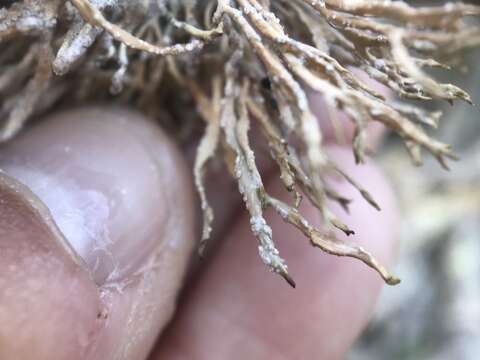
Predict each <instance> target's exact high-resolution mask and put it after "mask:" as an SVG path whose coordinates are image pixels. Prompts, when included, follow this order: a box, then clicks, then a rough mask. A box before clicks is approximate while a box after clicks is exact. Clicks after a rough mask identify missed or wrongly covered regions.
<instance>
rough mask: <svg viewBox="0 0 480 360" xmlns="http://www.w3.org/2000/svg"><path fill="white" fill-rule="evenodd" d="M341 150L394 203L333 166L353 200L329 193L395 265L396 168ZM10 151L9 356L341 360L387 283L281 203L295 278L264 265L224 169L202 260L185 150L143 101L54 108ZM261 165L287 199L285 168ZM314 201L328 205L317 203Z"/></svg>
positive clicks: (1, 316)
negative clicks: (311, 234) (196, 260)
mask: <svg viewBox="0 0 480 360" xmlns="http://www.w3.org/2000/svg"><path fill="white" fill-rule="evenodd" d="M79 120H82V121H79ZM321 121H323V120H321ZM92 130H94V131H92ZM92 133H95V134H96V136H91V134H92ZM371 135H372V136H374V137H375V138H377V139H379V138H380V137H381V133H380V132H379V131H378V130H375V129H374V130H373V131H372V134H371ZM327 138H328V139H332V136H331V134H330V133H329V130H328V129H327ZM375 142H376V141H375ZM62 149H63V151H62ZM65 149H68V151H65ZM328 149H329V153H330V155H331V156H332V157H333V159H334V160H335V161H337V162H338V163H339V164H342V166H343V168H344V169H345V170H347V171H348V173H349V174H351V175H352V176H354V177H355V178H357V179H359V180H361V182H362V184H363V185H364V187H366V188H367V189H370V190H372V192H373V193H374V195H375V197H376V198H377V199H378V200H379V202H380V204H381V206H382V212H381V213H378V212H377V211H376V210H374V209H372V208H371V207H369V206H368V205H367V204H366V203H365V202H364V201H362V200H361V199H360V197H359V196H358V194H357V193H356V192H355V191H354V190H352V189H351V188H350V187H349V186H348V185H347V184H345V183H344V182H341V181H333V184H334V187H335V188H336V189H337V191H339V192H341V193H342V194H345V195H347V196H348V197H350V198H352V199H354V203H353V206H352V209H351V215H350V216H348V215H346V214H345V213H344V212H342V210H340V209H338V208H337V207H335V205H332V208H333V209H334V210H335V211H336V212H337V213H338V214H339V215H340V217H341V218H342V219H343V220H344V221H345V222H346V223H347V224H349V225H350V226H351V227H352V228H353V229H355V230H356V232H357V235H355V237H354V238H352V239H349V241H355V242H358V243H359V244H361V245H362V246H364V247H365V248H367V249H369V250H370V251H371V252H372V253H373V254H375V256H376V257H377V258H378V259H379V260H380V261H381V262H383V263H384V264H386V265H391V262H392V259H393V255H394V248H395V238H396V233H397V225H398V222H397V220H398V215H397V210H396V206H395V199H394V196H393V194H392V191H391V189H390V187H389V184H388V182H387V181H386V179H385V177H384V176H383V175H382V173H381V171H380V170H379V169H378V167H376V166H375V164H374V163H373V161H369V163H368V164H366V165H364V166H361V167H358V166H355V165H354V164H353V159H352V155H351V151H350V150H347V149H346V148H342V147H339V146H334V145H328ZM0 154H2V155H1V156H0V168H1V169H3V170H4V173H0V324H1V326H0V359H19V360H23V359H32V358H35V359H39V360H42V359H49V360H56V359H73V360H75V359H127V360H133V359H135V360H136V359H138V360H141V359H151V360H160V359H169V360H170V359H174V360H175V359H179V360H180V359H182V360H183V359H195V360H202V359H209V360H210V359H214V360H215V359H259V360H261V359H341V358H342V357H343V356H344V355H345V353H346V352H347V351H348V350H349V349H350V347H351V345H352V343H353V342H354V341H355V339H356V338H357V337H358V335H359V334H360V332H361V331H362V329H363V328H364V327H365V326H366V324H367V322H368V319H369V317H370V316H371V313H372V311H373V308H374V304H375V301H376V299H377V297H378V294H379V291H380V289H381V288H382V286H383V284H382V281H381V279H380V278H379V277H378V276H377V274H376V273H374V272H373V271H371V269H369V268H367V267H366V266H365V265H363V264H361V263H359V262H358V261H355V260H352V259H346V258H336V257H333V256H329V255H326V254H323V253H322V252H321V251H320V250H316V249H313V248H312V247H311V246H309V245H308V242H307V240H306V239H304V238H303V236H301V235H300V234H299V233H298V232H297V231H296V230H295V229H293V228H292V227H290V226H288V225H285V224H284V223H283V222H282V221H281V219H280V218H278V217H277V216H275V215H274V214H273V213H271V212H268V213H267V216H266V217H267V221H268V222H269V223H270V225H271V226H272V228H273V234H274V239H275V241H276V243H277V244H278V246H279V249H280V251H281V253H282V254H283V256H284V257H285V258H286V260H287V262H288V264H289V270H290V272H291V274H292V275H293V276H294V278H295V280H296V281H297V289H295V290H293V289H291V288H290V287H288V286H287V285H286V284H285V283H284V282H283V280H282V279H280V277H278V276H274V275H273V274H271V273H269V272H268V271H266V269H265V267H264V265H263V264H262V263H261V261H260V259H259V258H258V255H257V250H256V241H255V239H253V236H252V235H251V233H250V231H249V222H248V216H247V214H246V211H245V210H244V209H243V207H242V206H241V205H240V203H241V199H240V198H239V196H238V195H236V192H235V191H234V189H235V186H234V185H233V184H232V183H230V182H224V183H222V181H220V182H219V180H218V177H216V178H213V179H209V180H208V182H209V183H210V185H211V187H210V193H211V197H212V199H211V201H212V203H213V204H214V206H215V209H216V211H217V213H219V212H220V213H221V215H220V216H218V218H217V221H216V224H215V226H216V229H217V230H216V232H215V239H213V240H212V244H213V245H212V246H211V251H210V252H209V254H208V256H207V258H206V259H204V260H203V261H201V262H200V264H197V265H195V266H192V265H191V264H192V254H193V251H194V248H195V245H196V244H197V242H198V234H199V230H198V226H197V225H196V222H197V224H198V222H199V221H198V214H199V212H198V208H197V206H198V200H197V199H196V196H195V192H194V190H193V185H192V180H191V178H192V177H191V175H190V173H189V165H187V162H188V160H186V159H185V157H184V155H183V154H182V152H181V151H180V150H179V149H178V148H176V146H175V145H174V144H172V143H171V142H170V141H169V140H168V137H167V136H166V135H164V134H163V133H162V131H161V130H160V129H159V128H158V126H156V125H153V124H152V123H150V122H149V121H148V120H147V119H144V118H143V117H142V116H141V115H139V114H137V113H135V112H133V111H130V110H127V109H118V108H111V107H96V108H84V109H76V110H70V111H66V112H61V113H57V114H52V115H49V116H48V117H47V118H46V119H44V121H41V122H39V123H38V124H37V125H36V126H34V127H33V128H32V129H29V130H27V131H25V133H24V134H23V135H22V136H21V137H19V138H18V139H16V140H14V141H13V142H11V143H9V144H6V145H4V146H3V147H2V148H1V149H0ZM262 172H263V173H264V174H267V175H266V176H265V178H264V181H265V185H266V188H267V190H268V191H270V192H271V193H273V194H275V195H276V196H279V197H280V198H282V199H284V200H287V201H288V200H289V198H288V196H289V195H288V194H285V192H284V191H283V190H282V189H281V186H280V184H279V182H278V178H277V174H276V173H275V171H274V169H269V168H268V167H263V169H262ZM45 174H47V175H48V176H47V175H45ZM85 174H90V175H89V176H85ZM46 176H47V177H46ZM223 189H225V190H223ZM125 190H128V191H125ZM212 190H213V191H212ZM65 199H67V200H65ZM102 204H103V205H104V206H103V207H102V206H101V205H102ZM302 212H303V213H304V214H305V215H306V217H307V218H309V219H310V220H311V221H312V222H315V221H316V219H317V217H318V216H317V215H316V211H315V209H313V208H312V207H311V206H309V205H308V204H306V202H305V204H304V205H303V208H302ZM71 214H74V215H71ZM78 214H79V215H78ZM105 214H107V215H105ZM77 215H78V216H77ZM78 219H80V220H78ZM95 229H97V230H98V229H101V230H102V231H101V232H100V233H98V232H95V231H96V230H95ZM79 234H80V235H83V234H85V236H80V235H79ZM92 234H94V235H92ZM95 234H96V235H95ZM98 234H100V235H98ZM105 234H108V238H109V240H110V242H109V243H108V244H107V245H105V244H103V243H101V241H102V239H103V237H105V236H107V235H105ZM76 236H77V237H76ZM339 236H340V237H341V235H339ZM218 240H220V241H218ZM99 244H103V245H102V246H103V247H102V251H98V248H99V246H100V245H99ZM105 254H107V255H105ZM109 260H110V262H109ZM112 263H114V264H115V265H116V266H113V267H112ZM98 264H100V265H98ZM189 269H190V272H188V270H189ZM187 274H188V276H187ZM389 291H395V290H394V289H390V290H389Z"/></svg>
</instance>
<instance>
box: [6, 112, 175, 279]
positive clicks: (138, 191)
mask: <svg viewBox="0 0 480 360" xmlns="http://www.w3.org/2000/svg"><path fill="white" fill-rule="evenodd" d="M171 146H172V145H171V144H170V143H169V141H168V140H167V139H166V138H165V136H164V135H163V133H162V132H161V131H160V130H159V129H158V126H156V125H154V124H151V123H150V122H148V121H147V120H145V119H144V118H143V117H142V116H140V115H138V114H136V113H133V112H130V111H126V110H121V109H115V110H112V109H108V110H106V109H102V108H88V109H78V110H73V111H68V112H63V113H59V114H57V115H54V116H51V117H49V118H46V119H44V120H43V121H41V122H40V123H38V124H37V125H35V126H33V127H32V128H31V129H28V130H26V131H25V132H24V134H22V135H20V136H19V137H18V138H16V139H14V140H13V141H11V142H9V143H7V144H5V145H3V146H2V147H0V169H2V170H3V171H4V172H5V173H6V174H7V175H8V176H11V177H13V178H15V179H16V180H17V181H19V182H20V183H22V184H24V185H25V186H27V187H28V189H29V190H31V191H32V192H33V193H34V194H35V195H36V196H37V197H38V198H39V199H40V200H41V201H42V202H43V203H44V204H45V206H46V208H48V210H49V212H50V213H51V216H52V218H53V221H54V222H55V224H56V226H58V229H59V230H60V231H61V233H62V234H63V236H64V238H65V239H67V241H68V243H69V246H70V247H71V248H72V249H73V251H74V253H75V254H76V255H78V256H79V257H80V258H81V259H83V262H84V264H85V265H86V266H87V268H88V269H89V270H90V271H91V273H92V276H93V278H94V280H95V282H96V283H97V284H99V285H102V284H106V283H111V282H117V281H121V280H123V279H126V278H128V277H129V276H131V275H133V274H135V272H136V271H138V270H139V269H140V268H141V267H142V265H143V264H144V263H145V261H146V259H147V258H148V257H149V255H150V254H151V253H152V251H153V250H154V249H156V248H158V247H159V246H161V244H162V241H164V239H163V237H162V233H163V231H164V229H165V227H166V226H167V225H168V224H167V223H168V219H169V215H168V214H169V212H168V209H169V208H171V207H172V206H175V203H174V202H175V197H174V196H173V194H171V193H169V190H168V189H169V186H172V184H173V188H176V187H178V186H179V185H178V184H176V181H178V180H176V178H178V176H179V175H178V174H179V172H180V171H181V170H179V169H178V168H179V165H178V162H177V161H176V160H178V159H175V157H174V156H173V157H172V155H171V154H172V151H171ZM44 216H45V214H44Z"/></svg>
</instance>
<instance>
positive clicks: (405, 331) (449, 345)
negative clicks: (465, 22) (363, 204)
mask: <svg viewBox="0 0 480 360" xmlns="http://www.w3.org/2000/svg"><path fill="white" fill-rule="evenodd" d="M479 60H480V51H476V52H474V53H471V54H468V55H466V64H467V65H468V72H467V69H464V71H460V72H453V73H451V74H449V75H448V77H445V76H443V80H444V81H446V82H452V83H455V84H457V85H461V86H463V88H464V89H466V90H468V91H469V92H470V94H471V95H472V97H473V99H474V102H476V103H477V106H473V107H472V106H469V105H466V104H460V103H456V104H455V106H454V107H451V106H449V105H448V104H438V103H433V104H431V105H432V109H433V108H435V107H436V108H438V107H441V108H442V109H443V110H444V112H445V113H444V117H443V119H442V121H441V126H440V129H439V130H438V131H434V132H432V134H433V135H434V136H435V137H436V138H437V139H440V140H442V141H444V142H447V143H450V144H452V145H453V148H454V150H455V151H456V153H457V154H458V155H459V156H460V158H461V161H459V162H452V163H451V171H450V172H447V171H445V170H442V169H441V167H440V166H439V165H438V164H437V163H436V161H435V160H434V159H432V158H431V157H430V156H428V154H426V153H425V156H424V158H425V164H424V166H423V167H420V168H416V167H414V166H413V165H412V164H411V162H410V161H409V159H408V156H406V154H405V149H404V147H403V145H402V144H401V143H400V142H399V141H398V139H397V138H396V137H394V136H392V137H391V138H389V139H387V141H386V143H385V144H384V146H383V148H382V149H380V150H379V152H378V154H377V156H376V158H379V159H380V162H381V164H382V166H383V169H384V170H385V172H386V173H387V174H388V176H389V178H390V179H391V181H392V183H393V185H394V188H395V191H396V193H397V195H398V200H399V206H400V209H401V213H402V218H403V220H402V221H403V223H402V232H401V234H400V236H401V241H400V249H399V254H398V262H397V266H396V268H395V269H394V270H395V271H394V273H395V274H396V275H399V276H400V277H401V279H402V283H401V284H400V285H399V286H397V287H393V288H392V287H386V288H385V289H384V291H383V293H382V296H381V298H380V301H379V303H378V306H377V310H376V313H375V316H374V318H373V319H372V321H371V323H370V325H369V327H368V328H367V330H366V331H365V332H364V334H363V336H362V337H361V338H360V339H359V341H357V343H356V344H355V346H354V348H353V350H352V351H351V353H350V354H349V355H348V357H347V359H348V360H367V359H369V360H371V359H402V360H410V359H412V360H413V359H415V360H417V359H422V360H423V359H428V360H429V359H434V360H443V359H449V360H450V359H456V360H457V359H458V360H463V359H465V360H467V359H468V360H475V359H480V66H479ZM442 75H444V74H442Z"/></svg>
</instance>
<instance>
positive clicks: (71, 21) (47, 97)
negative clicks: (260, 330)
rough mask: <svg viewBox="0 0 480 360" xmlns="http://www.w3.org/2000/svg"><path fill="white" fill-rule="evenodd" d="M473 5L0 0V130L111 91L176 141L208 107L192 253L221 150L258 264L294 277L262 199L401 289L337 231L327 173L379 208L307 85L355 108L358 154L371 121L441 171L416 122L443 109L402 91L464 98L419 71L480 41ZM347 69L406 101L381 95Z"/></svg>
mask: <svg viewBox="0 0 480 360" xmlns="http://www.w3.org/2000/svg"><path fill="white" fill-rule="evenodd" d="M478 15H480V7H478V6H475V5H466V4H463V3H460V2H457V3H449V4H446V5H444V6H434V7H412V6H410V5H407V4H406V3H404V2H403V1H381V0H370V1H368V0H356V1H349V0H325V1H321V0H203V1H201V0H198V1H192V0H158V1H148V0H146V1H126V0H123V1H122V0H95V1H93V0H90V1H89V0H71V1H70V2H68V1H67V2H64V1H60V0H24V1H13V2H9V5H5V6H4V7H3V8H2V9H0V96H1V108H0V116H1V130H0V140H2V141H6V140H8V139H10V138H12V137H14V136H15V135H16V134H17V133H18V132H19V131H21V130H22V128H23V126H24V124H25V122H26V121H27V120H29V119H31V118H32V117H34V116H35V115H38V114H41V113H42V112H45V111H47V110H49V109H50V108H52V107H53V106H54V105H71V104H79V103H85V102H90V101H99V100H106V99H108V100H109V101H117V102H121V103H127V104H129V105H130V106H134V107H136V108H138V109H140V110H141V111H143V112H145V113H146V114H148V115H150V116H152V117H156V118H158V119H162V123H163V125H164V126H165V127H167V128H169V129H170V130H176V136H177V138H178V139H179V141H181V139H182V136H185V134H187V135H186V136H187V137H188V136H191V135H189V134H190V132H189V130H191V129H193V128H196V127H197V124H198V123H199V121H198V119H199V118H202V119H203V120H204V123H205V127H204V128H205V130H204V135H203V137H202V139H201V141H200V145H199V147H198V151H197V158H196V161H195V164H194V177H195V184H196V186H197V189H198V192H199V195H200V200H201V207H202V210H203V212H204V230H203V233H202V242H201V245H200V249H203V248H204V247H205V244H206V241H207V240H208V238H209V236H210V234H211V223H212V221H213V216H214V214H213V211H212V209H211V207H210V205H209V203H208V196H207V194H206V190H205V187H204V185H203V181H204V176H205V172H206V171H208V165H209V163H210V161H211V159H213V158H218V159H221V160H222V161H224V162H225V164H226V165H227V168H228V169H230V170H231V173H232V176H233V177H234V178H235V179H236V181H237V183H238V187H239V191H240V193H241V194H242V196H243V199H244V202H245V206H246V208H247V209H248V211H249V213H250V216H251V226H252V232H253V233H254V235H255V236H256V237H257V238H258V241H259V253H260V256H261V258H262V260H263V261H264V262H265V264H266V265H267V266H268V267H270V269H271V270H272V271H274V272H276V273H278V274H280V275H282V276H283V277H284V278H285V279H286V280H287V281H288V282H289V283H290V284H292V285H294V282H293V280H292V279H291V277H290V276H289V274H288V269H287V265H286V263H285V261H284V260H283V258H281V257H280V254H279V252H278V250H277V249H276V247H275V244H274V240H273V239H274V234H272V229H271V228H270V227H269V225H268V224H267V223H266V221H265V218H264V215H263V214H264V211H265V210H266V209H267V208H273V209H275V210H276V211H277V213H278V214H279V216H280V217H281V218H282V219H283V220H284V221H286V222H288V223H290V224H292V225H293V226H295V227H296V228H298V230H299V231H300V232H302V233H303V234H304V235H305V236H306V237H307V238H309V239H310V241H311V243H312V245H314V246H316V247H319V248H320V249H322V250H323V251H326V252H328V253H331V254H333V255H338V256H350V257H355V258H358V259H360V260H361V261H363V262H365V263H366V264H367V265H369V266H371V267H372V268H374V269H375V270H376V271H378V272H379V274H380V275H381V276H382V277H383V278H384V280H385V281H386V282H387V283H388V284H396V283H398V282H399V280H398V279H397V278H395V277H393V276H392V275H390V274H389V273H388V272H387V271H386V270H385V269H384V268H383V267H382V266H381V265H380V264H378V263H377V261H376V260H375V259H374V258H373V257H372V256H371V255H370V254H369V253H367V252H366V251H365V250H364V249H362V248H360V247H357V246H355V245H353V244H348V243H345V242H342V241H340V240H339V239H337V238H335V235H334V232H333V229H334V228H338V229H340V230H342V231H343V232H344V233H346V234H347V235H352V234H353V231H352V230H351V229H350V228H349V227H348V226H347V225H346V224H344V223H342V222H341V221H340V220H339V219H338V217H337V216H336V215H335V214H334V213H333V212H332V211H331V210H330V209H329V206H328V201H327V200H329V199H330V200H333V201H336V202H338V203H339V204H340V205H341V206H342V207H343V208H345V209H348V205H349V202H350V201H349V199H347V198H345V197H344V196H343V195H342V194H338V193H337V192H335V191H334V190H333V189H332V188H330V187H329V185H328V183H327V182H326V181H325V180H326V176H327V175H328V174H331V173H335V174H337V175H339V176H341V177H343V178H344V179H345V180H346V181H347V182H349V183H350V184H351V185H352V186H353V187H355V188H356V189H358V191H359V192H360V194H361V195H362V196H363V197H364V198H365V200H366V201H368V202H369V203H370V204H371V205H372V206H373V207H375V208H377V209H380V207H379V205H378V204H377V202H376V201H375V200H374V198H373V196H372V195H371V194H370V193H368V192H367V191H366V190H365V189H364V188H362V187H361V185H360V184H359V183H358V182H357V181H356V180H354V179H352V178H351V177H350V176H349V175H348V174H346V173H345V172H344V171H342V169H341V164H335V163H333V162H332V161H331V160H330V159H329V157H328V155H327V153H326V152H325V150H324V139H323V134H322V130H321V128H320V126H319V123H318V121H317V119H316V117H315V116H314V114H313V113H312V110H311V108H310V104H309V101H308V97H307V92H308V91H309V90H314V91H317V92H319V93H321V94H322V95H323V100H324V101H325V103H326V105H327V106H328V108H329V109H338V110H340V111H342V112H344V113H345V114H347V115H348V116H349V117H350V119H351V121H352V123H353V125H354V128H355V135H354V139H353V141H352V148H353V152H354V155H355V159H356V161H357V162H358V163H362V162H363V161H364V159H365V157H366V155H367V153H368V136H367V132H366V128H367V125H368V123H369V122H372V121H377V122H380V123H382V124H384V125H385V126H386V127H388V128H390V129H392V130H393V131H394V132H396V133H397V134H398V135H399V136H400V137H401V138H402V139H403V141H404V143H405V145H406V148H407V150H408V152H409V153H410V155H411V157H412V159H413V160H414V162H415V163H417V164H420V163H421V150H422V149H423V148H424V149H426V150H427V151H428V152H430V153H431V154H432V155H433V156H435V157H436V158H437V159H438V161H439V162H440V164H441V165H442V166H444V167H447V159H455V155H454V154H453V153H452V151H451V149H450V147H449V146H448V145H447V144H444V143H442V142H439V141H437V140H435V139H433V138H432V137H430V136H429V135H428V134H427V132H426V131H425V130H424V127H436V126H437V125H438V122H439V118H440V115H441V114H440V113H439V112H438V111H437V112H429V111H426V110H424V109H422V108H420V107H418V106H417V105H416V104H412V103H411V102H405V101H406V100H446V101H449V102H453V101H454V100H457V99H459V100H463V101H466V102H469V103H471V99H470V97H469V95H468V94H467V93H466V92H465V91H463V90H462V89H460V88H458V87H456V86H454V85H452V84H442V83H440V82H438V81H436V80H435V79H434V78H432V77H431V76H430V75H428V74H427V72H426V71H425V70H424V69H425V68H449V67H450V66H456V65H458V64H459V63H460V62H461V53H462V51H463V50H465V49H468V48H472V47H476V46H477V45H479V44H480V28H479V27H478V26H476V25H475V24H473V25H472V24H471V23H469V22H468V21H466V19H465V18H466V17H468V16H478ZM352 68H358V69H360V70H361V71H363V72H364V73H366V74H368V75H369V76H370V77H371V78H372V79H374V80H376V81H377V82H379V83H381V84H383V85H385V86H386V87H388V88H389V89H391V90H392V91H393V92H394V93H396V94H397V95H398V96H399V97H400V98H401V99H403V100H402V101H403V102H398V101H393V100H390V99H387V98H385V97H384V96H383V95H382V94H380V93H378V92H377V91H375V90H374V89H372V88H371V87H369V86H368V85H367V84H366V83H365V82H363V81H362V80H361V79H360V78H359V77H358V76H357V75H355V73H353V72H352V71H351V69H352ZM192 104H195V109H196V111H192V110H191V109H192ZM331 113H333V112H331ZM171 119H174V120H171ZM331 120H332V122H333V124H334V126H338V125H339V124H338V120H337V119H336V118H334V117H332V119H331ZM251 121H255V122H256V123H257V125H258V129H260V132H261V134H259V135H257V136H260V137H261V139H263V141H264V142H265V143H266V144H267V145H268V146H269V148H270V151H271V155H272V161H273V162H275V163H276V164H277V166H278V168H279V170H280V179H281V181H282V183H283V184H284V186H285V188H286V189H287V190H288V191H289V192H290V193H291V194H292V204H291V205H289V204H286V203H284V202H282V201H280V200H278V199H276V198H274V197H272V196H271V195H270V194H268V193H267V191H266V190H265V188H264V187H263V183H262V176H261V173H260V171H259V170H258V168H257V166H256V161H255V153H254V152H253V150H252V149H251V146H250V144H249V138H250V134H249V128H250V122H251ZM337 130H338V128H337ZM337 133H338V131H337ZM303 196H305V197H306V198H307V199H308V201H310V202H311V203H312V204H313V205H314V206H315V207H317V208H318V210H319V212H320V215H321V218H322V220H323V222H322V223H323V225H322V229H316V228H314V227H313V226H311V225H310V224H309V223H308V222H307V221H306V219H304V218H303V216H302V215H301V214H300V212H299V210H298V207H299V205H300V203H301V201H302V198H303Z"/></svg>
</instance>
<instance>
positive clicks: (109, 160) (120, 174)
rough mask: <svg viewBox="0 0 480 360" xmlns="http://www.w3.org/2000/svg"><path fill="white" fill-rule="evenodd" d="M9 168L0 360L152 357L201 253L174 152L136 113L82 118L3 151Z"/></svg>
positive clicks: (4, 196) (1, 195)
mask: <svg viewBox="0 0 480 360" xmlns="http://www.w3.org/2000/svg"><path fill="white" fill-rule="evenodd" d="M0 169H2V170H3V172H1V173H0V324H2V325H1V327H0V358H1V359H13V358H15V359H19V360H21V359H32V358H35V359H49V360H50V359H53V360H54V359H67V358H68V359H142V358H145V357H146V356H147V354H148V352H149V350H150V348H151V346H152V344H153V343H154V341H155V338H156V336H157V335H158V333H159V332H160V331H161V329H162V328H163V327H164V326H165V324H166V323H167V322H168V320H169V318H170V316H171V315H172V313H173V310H174V307H175V303H176V297H177V293H178V291H179V289H180V287H181V283H182V280H183V277H184V275H185V271H186V268H187V264H188V260H189V257H190V254H191V251H192V248H193V244H194V237H193V213H194V211H193V205H192V204H193V201H192V197H193V196H192V187H191V184H190V182H189V179H190V176H189V174H188V173H187V172H186V170H185V167H184V164H183V160H182V158H181V157H180V155H179V154H178V152H177V150H176V149H175V148H174V146H173V145H172V144H171V143H170V142H169V141H168V139H167V137H166V136H165V135H164V134H163V133H162V132H161V130H160V129H159V127H158V126H156V125H154V124H152V123H150V122H149V121H147V120H145V119H144V118H142V117H141V116H140V115H138V114H136V113H133V112H129V111H126V110H121V109H102V108H88V109H78V110H74V111H68V112H63V113H60V114H57V115H54V116H51V117H49V118H47V119H45V120H44V121H42V122H41V123H38V125H36V126H34V127H33V128H31V129H29V130H27V131H26V132H25V134H23V135H22V136H20V137H18V138H17V139H15V140H14V141H12V142H10V143H7V144H5V145H2V147H0Z"/></svg>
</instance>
